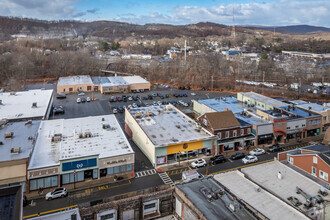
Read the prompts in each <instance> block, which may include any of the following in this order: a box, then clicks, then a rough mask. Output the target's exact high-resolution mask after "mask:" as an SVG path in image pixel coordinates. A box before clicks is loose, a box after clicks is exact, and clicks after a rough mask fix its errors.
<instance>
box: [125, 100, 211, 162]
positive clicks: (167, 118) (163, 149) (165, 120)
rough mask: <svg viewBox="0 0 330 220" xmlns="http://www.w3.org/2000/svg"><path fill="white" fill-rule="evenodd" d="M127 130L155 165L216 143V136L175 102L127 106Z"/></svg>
mask: <svg viewBox="0 0 330 220" xmlns="http://www.w3.org/2000/svg"><path fill="white" fill-rule="evenodd" d="M125 131H126V133H127V134H128V136H129V137H130V138H131V139H132V140H133V141H134V142H135V144H136V145H137V146H138V147H139V148H140V149H141V150H142V152H143V153H144V154H145V155H146V156H147V157H148V159H149V160H150V162H151V163H152V164H153V165H154V166H155V167H157V166H160V165H166V164H170V163H178V162H180V161H182V160H188V159H193V158H197V157H199V155H201V154H202V153H208V152H210V151H211V150H212V147H214V143H213V142H214V136H213V135H212V134H211V133H210V132H208V131H207V130H206V129H204V128H202V127H201V126H199V125H198V124H197V123H196V122H195V121H193V120H192V119H190V118H189V117H188V116H186V115H185V114H183V113H182V112H181V111H179V110H178V109H177V108H175V107H174V106H172V105H166V106H150V107H141V108H133V109H131V110H128V109H125Z"/></svg>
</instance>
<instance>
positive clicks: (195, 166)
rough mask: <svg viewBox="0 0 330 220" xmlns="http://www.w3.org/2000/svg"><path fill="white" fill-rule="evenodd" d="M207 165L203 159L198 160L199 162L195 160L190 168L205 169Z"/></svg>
mask: <svg viewBox="0 0 330 220" xmlns="http://www.w3.org/2000/svg"><path fill="white" fill-rule="evenodd" d="M206 165H207V164H206V161H205V160H204V159H199V160H196V161H194V162H192V163H191V165H190V166H191V167H192V168H199V167H205V166H206Z"/></svg>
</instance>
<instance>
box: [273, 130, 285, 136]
mask: <svg viewBox="0 0 330 220" xmlns="http://www.w3.org/2000/svg"><path fill="white" fill-rule="evenodd" d="M274 131H275V132H280V133H283V134H285V135H286V132H285V131H282V130H274Z"/></svg>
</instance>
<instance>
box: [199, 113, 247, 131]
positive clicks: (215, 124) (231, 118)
mask: <svg viewBox="0 0 330 220" xmlns="http://www.w3.org/2000/svg"><path fill="white" fill-rule="evenodd" d="M205 116H206V117H207V119H208V121H209V123H210V126H211V127H212V128H213V130H220V129H224V128H232V127H239V126H240V125H241V124H240V123H239V122H238V120H237V119H236V117H235V115H234V114H233V112H232V111H223V112H211V113H205Z"/></svg>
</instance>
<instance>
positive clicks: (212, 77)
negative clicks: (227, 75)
mask: <svg viewBox="0 0 330 220" xmlns="http://www.w3.org/2000/svg"><path fill="white" fill-rule="evenodd" d="M213 81H214V80H213V75H212V76H211V90H212V91H213Z"/></svg>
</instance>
